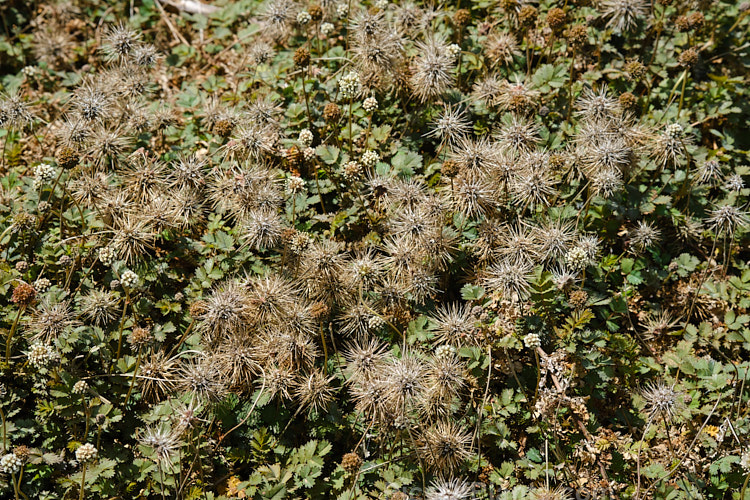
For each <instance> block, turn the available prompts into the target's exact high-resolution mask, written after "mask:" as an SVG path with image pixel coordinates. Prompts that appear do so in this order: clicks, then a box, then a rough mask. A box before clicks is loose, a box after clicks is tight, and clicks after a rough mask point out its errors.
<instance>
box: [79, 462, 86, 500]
mask: <svg viewBox="0 0 750 500" xmlns="http://www.w3.org/2000/svg"><path fill="white" fill-rule="evenodd" d="M87 465H88V464H86V463H84V464H83V470H82V471H81V493H80V494H79V495H78V500H83V495H84V491H86V466H87Z"/></svg>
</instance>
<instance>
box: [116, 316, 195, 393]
mask: <svg viewBox="0 0 750 500" xmlns="http://www.w3.org/2000/svg"><path fill="white" fill-rule="evenodd" d="M191 324H192V323H191ZM140 366H141V349H140V348H138V357H137V358H136V359H135V368H134V369H133V378H132V379H130V388H129V389H128V394H127V395H126V396H125V402H124V403H123V404H122V406H127V405H128V401H129V400H130V395H131V394H132V393H133V387H135V379H136V375H138V368H140Z"/></svg>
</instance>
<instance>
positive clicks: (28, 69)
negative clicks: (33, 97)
mask: <svg viewBox="0 0 750 500" xmlns="http://www.w3.org/2000/svg"><path fill="white" fill-rule="evenodd" d="M21 73H23V74H24V75H25V76H28V77H31V76H35V75H38V74H39V73H41V70H40V69H39V68H38V67H36V66H24V67H23V69H22V70H21Z"/></svg>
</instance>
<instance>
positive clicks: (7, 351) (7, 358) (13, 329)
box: [5, 305, 26, 364]
mask: <svg viewBox="0 0 750 500" xmlns="http://www.w3.org/2000/svg"><path fill="white" fill-rule="evenodd" d="M25 309H26V305H22V306H21V307H19V308H18V312H17V313H16V319H14V320H13V326H12V327H11V328H10V332H9V333H8V340H6V341H5V363H6V364H8V363H10V345H11V340H12V339H13V334H14V333H16V329H17V328H18V321H19V320H20V319H21V315H22V314H23V312H24V310H25Z"/></svg>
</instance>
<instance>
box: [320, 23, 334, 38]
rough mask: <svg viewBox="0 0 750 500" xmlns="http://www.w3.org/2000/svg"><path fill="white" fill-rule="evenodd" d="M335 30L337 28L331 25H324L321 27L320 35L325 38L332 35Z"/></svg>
mask: <svg viewBox="0 0 750 500" xmlns="http://www.w3.org/2000/svg"><path fill="white" fill-rule="evenodd" d="M334 28H335V27H334V26H333V24H331V23H323V24H321V25H320V33H321V34H322V35H323V36H328V35H330V34H331V33H333V30H334Z"/></svg>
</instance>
